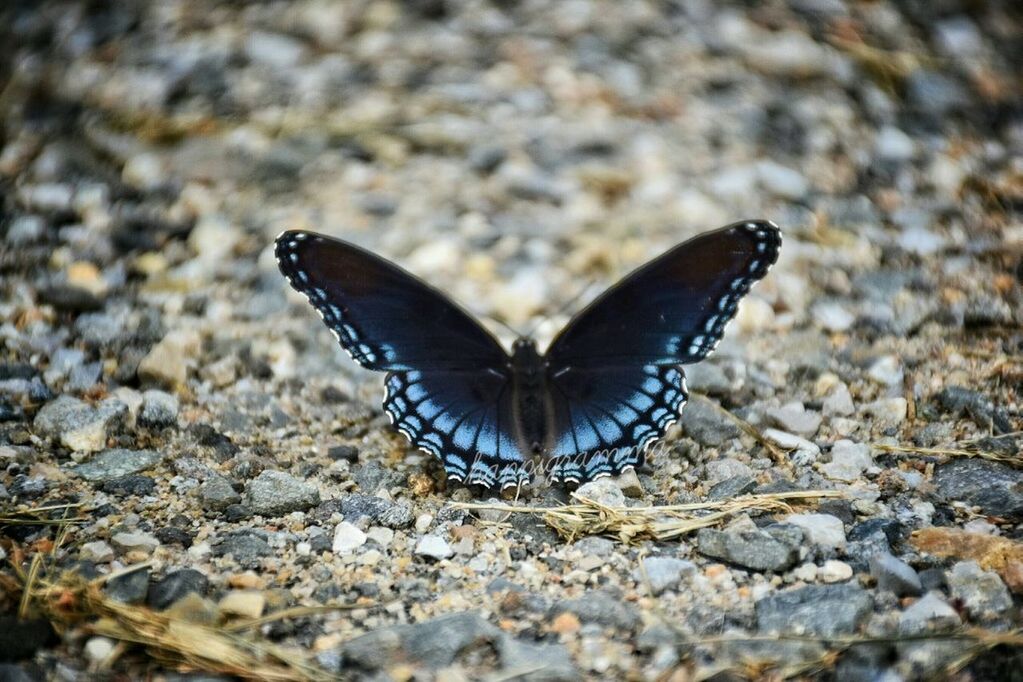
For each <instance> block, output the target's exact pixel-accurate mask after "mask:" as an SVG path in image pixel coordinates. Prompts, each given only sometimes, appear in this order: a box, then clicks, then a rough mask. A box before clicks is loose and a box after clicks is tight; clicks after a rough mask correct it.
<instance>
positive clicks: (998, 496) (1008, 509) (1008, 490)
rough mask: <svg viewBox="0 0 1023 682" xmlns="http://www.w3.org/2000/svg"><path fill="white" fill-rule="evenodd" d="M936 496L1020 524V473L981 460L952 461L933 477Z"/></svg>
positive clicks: (1022, 492)
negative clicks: (974, 507) (962, 503)
mask: <svg viewBox="0 0 1023 682" xmlns="http://www.w3.org/2000/svg"><path fill="white" fill-rule="evenodd" d="M934 486H935V488H936V489H937V491H938V494H939V495H940V496H941V497H943V498H944V499H946V500H948V501H950V502H952V501H959V502H965V503H966V504H968V505H972V506H977V507H980V509H981V511H982V512H983V513H985V514H990V515H992V516H1001V517H1004V518H1006V519H1009V520H1010V521H1016V522H1018V521H1021V520H1023V471H1021V470H1019V469H1014V468H1012V467H1010V466H1007V465H1005V464H1000V463H998V462H991V461H987V460H982V459H955V460H953V461H951V462H948V463H947V464H942V465H941V466H939V467H938V469H937V471H936V472H935V474H934Z"/></svg>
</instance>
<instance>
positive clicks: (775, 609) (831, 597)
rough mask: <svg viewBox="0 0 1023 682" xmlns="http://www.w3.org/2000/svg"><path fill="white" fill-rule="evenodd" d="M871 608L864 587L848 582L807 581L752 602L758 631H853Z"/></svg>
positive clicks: (820, 633)
mask: <svg viewBox="0 0 1023 682" xmlns="http://www.w3.org/2000/svg"><path fill="white" fill-rule="evenodd" d="M872 609H873V600H872V599H871V597H870V594H868V593H867V592H866V591H864V590H863V589H862V588H860V587H858V586H856V585H852V584H848V583H845V584H840V585H808V586H806V587H800V588H797V589H794V590H788V591H786V592H780V593H778V594H774V595H771V596H769V597H764V598H763V599H761V600H759V601H758V602H757V603H756V614H757V628H758V629H759V630H760V631H761V632H778V633H789V634H808V635H817V636H819V637H832V636H835V635H845V634H850V633H853V632H855V631H856V630H857V628H859V626H860V625H861V624H862V623H863V621H864V620H865V619H866V618H867V616H868V615H869V614H870V612H871V610H872Z"/></svg>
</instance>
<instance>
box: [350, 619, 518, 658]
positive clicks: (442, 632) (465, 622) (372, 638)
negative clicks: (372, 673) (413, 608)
mask: <svg viewBox="0 0 1023 682" xmlns="http://www.w3.org/2000/svg"><path fill="white" fill-rule="evenodd" d="M500 636H501V631H500V630H498V629H497V628H496V627H495V626H494V625H492V624H490V623H489V622H487V621H486V620H484V619H483V618H481V617H480V615H479V614H478V613H476V612H475V611H465V612H462V613H454V614H450V615H447V616H441V617H440V618H433V619H431V620H427V621H423V622H422V623H416V624H415V625H393V626H390V627H386V628H379V629H377V630H373V631H372V632H368V633H366V634H364V635H361V636H359V637H355V638H354V639H350V640H348V641H347V642H345V643H344V644H342V645H341V660H342V663H343V664H344V665H347V666H357V667H359V668H363V669H365V670H378V669H380V668H386V667H390V666H393V665H396V664H399V663H403V662H407V663H412V664H416V665H420V666H424V667H426V668H429V669H437V668H443V667H446V666H449V665H451V664H452V663H454V662H455V661H456V660H457V659H458V657H459V656H460V655H461V654H462V653H463V652H465V651H467V650H469V649H471V648H473V647H475V646H480V645H484V644H487V643H493V642H494V641H496V640H497V638H498V637H500Z"/></svg>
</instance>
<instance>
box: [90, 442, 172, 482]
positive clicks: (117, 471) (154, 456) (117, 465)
mask: <svg viewBox="0 0 1023 682" xmlns="http://www.w3.org/2000/svg"><path fill="white" fill-rule="evenodd" d="M162 460H163V455H161V454H160V453H159V452H156V451H155V450H125V449H122V448H117V449H114V450H105V451H103V452H101V453H99V454H98V455H96V456H95V457H93V458H92V460H91V461H89V462H86V463H85V464H79V465H77V466H74V467H71V470H72V471H73V472H74V473H75V474H76V475H78V476H81V477H82V478H84V479H85V480H86V481H90V482H93V483H105V482H107V481H111V480H114V479H117V478H123V477H125V476H129V475H131V474H137V473H139V472H140V471H145V470H147V469H152V468H153V467H155V466H156V465H157V464H159V463H160V462H161V461H162Z"/></svg>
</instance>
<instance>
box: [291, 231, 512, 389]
mask: <svg viewBox="0 0 1023 682" xmlns="http://www.w3.org/2000/svg"><path fill="white" fill-rule="evenodd" d="M275 255H276V256H277V263H278V265H279V266H280V269H281V272H282V273H283V274H284V276H285V277H287V278H288V282H290V283H291V286H292V287H294V288H295V290H297V291H298V292H299V293H301V294H303V295H304V296H305V297H306V298H307V299H309V302H310V303H311V304H312V305H313V307H314V308H316V310H317V312H318V313H319V314H320V317H322V318H323V321H324V323H325V324H326V325H327V326H328V327H329V328H330V330H331V331H332V332H333V333H334V336H335V337H336V338H337V340H338V343H340V344H341V347H342V348H344V350H345V351H346V352H347V353H348V354H349V355H350V356H351V357H352V359H353V360H355V361H356V362H357V363H359V364H360V365H362V366H363V367H365V368H367V369H373V370H414V369H419V370H426V369H458V370H475V369H480V370H482V369H486V368H488V367H503V366H504V364H505V362H506V359H507V356H506V354H505V352H504V350H503V349H502V348H501V345H500V344H499V343H498V342H497V340H496V339H495V338H494V337H493V336H492V335H491V334H490V333H489V332H488V331H487V330H485V329H484V328H483V327H482V326H480V324H479V323H478V322H476V320H474V319H473V318H472V316H471V315H469V314H468V313H466V312H465V311H464V310H462V309H461V308H459V307H458V306H457V305H455V304H454V303H453V302H452V301H451V300H450V299H449V298H447V297H446V296H444V295H443V294H442V293H440V292H439V291H437V290H436V289H434V288H432V287H430V286H428V285H426V284H425V283H423V282H422V281H421V280H419V279H418V278H416V277H414V276H412V275H411V274H409V273H408V272H405V271H404V270H402V269H401V268H399V267H398V266H397V265H394V264H393V263H390V262H388V261H386V260H384V259H383V258H380V257H379V256H376V255H374V254H372V253H370V252H369V251H366V250H364V249H361V248H359V247H357V246H355V245H353V244H349V243H348V242H344V241H341V240H339V239H332V238H331V237H326V236H324V235H319V234H315V233H312V232H301V231H294V230H292V231H287V232H284V233H282V234H281V235H280V236H279V237H278V238H277V242H276V246H275Z"/></svg>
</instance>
